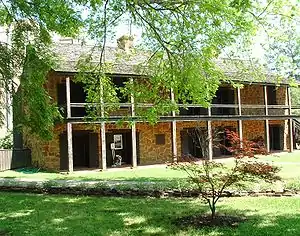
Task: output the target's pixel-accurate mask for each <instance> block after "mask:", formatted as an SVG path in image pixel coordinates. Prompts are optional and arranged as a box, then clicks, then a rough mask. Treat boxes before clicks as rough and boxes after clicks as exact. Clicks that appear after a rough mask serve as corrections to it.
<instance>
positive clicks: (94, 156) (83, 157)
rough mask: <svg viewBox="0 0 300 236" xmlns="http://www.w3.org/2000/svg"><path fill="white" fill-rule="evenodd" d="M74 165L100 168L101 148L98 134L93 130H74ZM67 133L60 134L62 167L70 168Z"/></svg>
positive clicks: (76, 166) (63, 168) (64, 168)
mask: <svg viewBox="0 0 300 236" xmlns="http://www.w3.org/2000/svg"><path fill="white" fill-rule="evenodd" d="M72 136H73V142H72V143H73V167H74V168H98V167H99V148H98V134H97V133H93V132H91V131H74V132H73V134H72ZM68 163H69V162H68V142H67V134H66V133H63V134H61V135H60V169H62V170H66V169H68Z"/></svg>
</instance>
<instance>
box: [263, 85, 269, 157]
mask: <svg viewBox="0 0 300 236" xmlns="http://www.w3.org/2000/svg"><path fill="white" fill-rule="evenodd" d="M264 101H265V115H266V116H268V115H269V110H268V93H267V86H266V85H264ZM265 134H266V135H265V136H266V140H265V143H266V149H267V152H270V131H269V120H268V118H266V120H265Z"/></svg>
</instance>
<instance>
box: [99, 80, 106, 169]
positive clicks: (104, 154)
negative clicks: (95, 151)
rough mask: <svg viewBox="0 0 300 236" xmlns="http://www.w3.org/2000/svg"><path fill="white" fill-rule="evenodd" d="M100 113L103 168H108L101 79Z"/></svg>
mask: <svg viewBox="0 0 300 236" xmlns="http://www.w3.org/2000/svg"><path fill="white" fill-rule="evenodd" d="M100 113H101V114H100V115H101V120H102V121H101V160H102V161H101V168H102V170H106V168H107V166H106V138H105V121H104V101H103V85H102V81H101V79H100Z"/></svg>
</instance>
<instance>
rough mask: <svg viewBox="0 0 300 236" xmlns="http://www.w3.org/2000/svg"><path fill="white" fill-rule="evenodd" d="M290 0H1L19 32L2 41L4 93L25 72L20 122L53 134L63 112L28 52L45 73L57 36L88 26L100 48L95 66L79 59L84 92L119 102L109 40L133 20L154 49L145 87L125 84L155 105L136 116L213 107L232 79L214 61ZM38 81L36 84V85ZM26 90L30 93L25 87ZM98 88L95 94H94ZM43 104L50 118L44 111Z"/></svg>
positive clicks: (4, 18) (3, 17) (2, 19)
mask: <svg viewBox="0 0 300 236" xmlns="http://www.w3.org/2000/svg"><path fill="white" fill-rule="evenodd" d="M287 2H288V1H287V0H272V1H260V0H256V1H250V0H246V1H239V0H205V1H197V0H196V1H189V0H175V1H161V0H142V1H131V0H122V1H120V0H103V1H96V0H73V1H71V0H67V1H63V0H46V1H42V0H12V1H0V13H1V14H0V25H1V26H3V25H5V26H11V29H12V31H13V33H12V40H11V44H10V45H7V44H6V43H1V45H0V46H1V47H2V48H1V51H0V68H1V72H0V73H1V81H2V86H3V87H4V89H5V90H11V91H14V89H15V87H16V85H15V84H14V81H13V80H12V78H19V77H20V75H21V74H22V73H23V76H21V77H22V78H23V79H22V83H21V87H20V90H22V92H21V94H22V95H24V96H25V97H22V98H20V99H19V100H20V101H22V107H23V108H24V109H25V107H26V109H27V113H24V112H21V114H24V115H25V116H26V117H25V116H20V118H22V119H20V121H19V124H20V126H21V127H27V128H28V130H29V132H32V133H33V134H36V135H38V136H40V137H41V138H44V139H47V138H50V137H51V132H50V127H51V126H53V124H54V121H55V119H56V117H57V114H58V113H57V112H56V111H57V108H56V106H55V104H53V103H52V102H51V100H50V99H49V96H48V94H47V92H46V91H45V89H44V90H41V89H40V92H39V93H37V94H35V93H34V92H35V89H36V87H35V86H32V84H30V83H31V81H30V80H31V79H32V78H38V77H39V82H42V81H44V80H45V74H46V73H38V75H37V74H35V73H36V70H35V69H31V70H29V69H28V68H29V67H28V66H26V63H30V61H29V60H26V58H28V55H27V52H28V51H30V54H31V56H32V54H35V55H36V57H37V58H38V59H39V60H41V61H43V63H42V64H43V65H44V68H43V71H46V70H48V69H49V68H51V66H52V63H53V60H50V58H49V57H48V56H47V57H46V56H45V55H49V53H45V52H47V51H49V44H50V42H51V33H53V32H54V33H57V34H60V35H64V36H76V35H78V33H79V32H80V30H82V31H84V32H85V33H87V34H88V35H89V36H90V37H91V39H93V40H94V41H95V42H96V44H97V45H100V48H101V49H102V50H101V53H100V58H99V61H98V63H97V64H96V65H94V64H92V63H90V62H91V60H88V59H91V58H92V57H89V58H88V59H87V58H86V59H85V60H82V61H81V63H80V74H81V75H88V76H86V78H87V77H88V78H89V82H88V83H86V86H85V89H86V91H89V93H88V98H87V100H88V102H95V101H97V102H98V103H100V100H101V96H99V94H100V95H101V93H100V92H101V91H99V88H100V87H101V86H103V87H102V91H110V92H111V93H110V95H109V96H108V95H107V97H106V98H105V99H106V100H105V102H108V103H110V102H111V103H113V102H115V101H117V97H116V93H115V92H114V91H116V90H117V88H115V87H114V86H112V84H111V83H109V82H108V80H109V78H107V73H108V72H109V71H110V66H109V65H108V63H107V62H106V61H105V56H104V48H105V46H106V43H107V41H108V40H111V39H112V38H113V37H114V35H115V30H116V27H117V26H118V25H119V24H120V23H122V22H124V21H126V20H130V22H131V24H132V25H135V26H136V27H139V28H141V29H142V31H143V43H142V44H141V45H140V48H139V49H140V50H143V51H144V52H145V53H146V54H148V58H147V59H146V60H145V61H144V63H143V67H140V68H139V70H140V72H141V73H143V74H144V75H145V76H146V77H147V78H148V79H147V82H145V83H146V84H145V83H144V84H143V85H142V86H141V84H140V83H136V81H133V82H131V83H127V85H126V87H125V89H124V90H122V92H123V95H124V96H130V95H131V94H133V95H134V96H135V99H136V102H137V103H140V102H145V101H149V102H150V103H151V104H153V106H151V107H148V108H146V109H145V108H140V107H138V106H137V107H136V109H137V113H138V114H140V115H141V116H142V117H144V119H145V120H147V121H150V122H156V121H157V118H158V115H161V114H166V113H169V112H170V110H174V109H175V110H176V109H178V108H177V106H176V102H178V101H180V102H183V103H189V102H192V103H197V104H201V105H203V106H204V107H207V106H208V105H209V103H210V101H211V100H212V97H213V96H214V94H215V92H216V90H217V88H218V85H219V84H220V82H221V81H224V80H230V78H227V77H226V76H225V74H224V72H223V71H222V69H221V68H219V67H218V65H217V64H216V62H215V59H216V58H217V57H218V56H219V55H220V53H221V52H222V50H224V49H225V48H226V47H228V46H231V45H233V44H238V43H240V42H243V41H247V39H250V38H252V36H253V35H254V34H255V33H256V30H257V29H258V25H259V24H261V22H262V21H263V20H265V18H267V17H268V15H270V14H275V15H280V14H282V11H283V10H282V9H281V8H280V7H279V6H280V5H282V4H285V3H287ZM269 9H272V11H271V10H270V11H269ZM83 10H85V13H86V14H84V19H82V18H83V17H81V16H82V14H81V13H82V12H83ZM27 49H28V50H27ZM82 62H84V63H82ZM31 66H35V65H31ZM144 68H147V69H146V70H145V69H144ZM25 69H26V70H27V71H26V73H25ZM39 69H41V68H39ZM87 69H89V70H87ZM88 72H89V73H88ZM90 72H93V73H90ZM29 74H30V75H31V76H30V78H31V79H26V78H27V77H26V75H29ZM28 78H29V77H28ZM78 78H79V80H81V81H83V82H87V81H88V80H87V79H85V77H84V76H80V75H79V77H78ZM105 81H106V82H105ZM199 81H201V83H200V82H199ZM24 83H29V84H30V86H25V85H24V86H23V84H24ZM101 83H102V85H101V86H100V84H101ZM40 84H41V83H37V85H36V86H40ZM145 85H146V86H145ZM12 87H13V88H12ZM149 88H151V89H149ZM26 89H29V90H28V91H24V90H26ZM93 89H95V90H94V91H95V92H92V90H93ZM170 90H172V91H173V92H174V94H175V101H174V100H172V99H170V98H169V96H161V95H162V94H161V91H164V93H168V92H169V91H170ZM97 91H98V92H97ZM26 96H30V97H26ZM33 99H34V100H37V101H39V102H40V103H41V102H42V103H43V105H42V107H43V110H39V109H37V103H38V102H32V100H33ZM45 109H46V110H47V112H46V113H47V114H48V116H47V119H45V116H43V115H41V113H42V112H44V110H45ZM95 109H96V110H95ZM99 109H101V107H100V106H99V107H95V108H94V109H90V110H91V112H92V116H94V114H96V115H97V116H98V114H99ZM28 117H31V118H30V119H29V118H28ZM31 119H34V122H31ZM38 123H39V127H46V128H45V129H42V130H41V132H40V131H39V128H38V127H36V124H38Z"/></svg>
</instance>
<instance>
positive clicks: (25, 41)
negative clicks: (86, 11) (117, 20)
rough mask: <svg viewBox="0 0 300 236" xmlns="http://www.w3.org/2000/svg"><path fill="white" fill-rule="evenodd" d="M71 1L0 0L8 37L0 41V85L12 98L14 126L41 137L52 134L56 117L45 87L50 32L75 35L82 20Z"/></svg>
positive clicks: (1, 18) (0, 15)
mask: <svg viewBox="0 0 300 236" xmlns="http://www.w3.org/2000/svg"><path fill="white" fill-rule="evenodd" d="M74 4H75V2H73V1H64V0H47V1H42V0H35V1H23V0H13V1H1V2H0V26H3V27H6V28H7V32H8V36H9V37H10V39H11V40H8V41H7V42H0V85H1V87H3V88H4V89H5V91H6V92H7V93H8V94H10V95H11V97H13V99H14V104H15V105H16V107H15V108H14V109H15V112H16V115H15V116H14V117H16V120H15V121H14V122H16V125H15V127H18V128H22V129H26V130H27V131H28V132H30V133H31V134H32V136H36V137H39V138H42V139H49V138H51V136H52V133H51V131H52V127H53V123H54V120H55V119H56V118H57V112H56V108H55V107H54V105H53V104H52V102H51V101H50V98H49V95H48V94H47V92H46V90H45V87H44V84H45V81H46V75H47V73H48V72H49V70H50V69H51V66H52V65H53V64H52V62H51V57H52V56H51V55H50V53H49V46H50V43H51V33H53V32H55V33H58V34H60V35H64V36H75V35H76V34H77V33H78V32H79V30H80V28H81V27H82V26H83V22H82V20H81V18H80V13H79V12H77V11H76V10H74V9H75V8H74V6H75V5H74ZM19 81H21V85H20V87H19V88H18V86H19ZM17 90H18V92H17V93H16V91H17ZM10 105H11V104H10Z"/></svg>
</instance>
